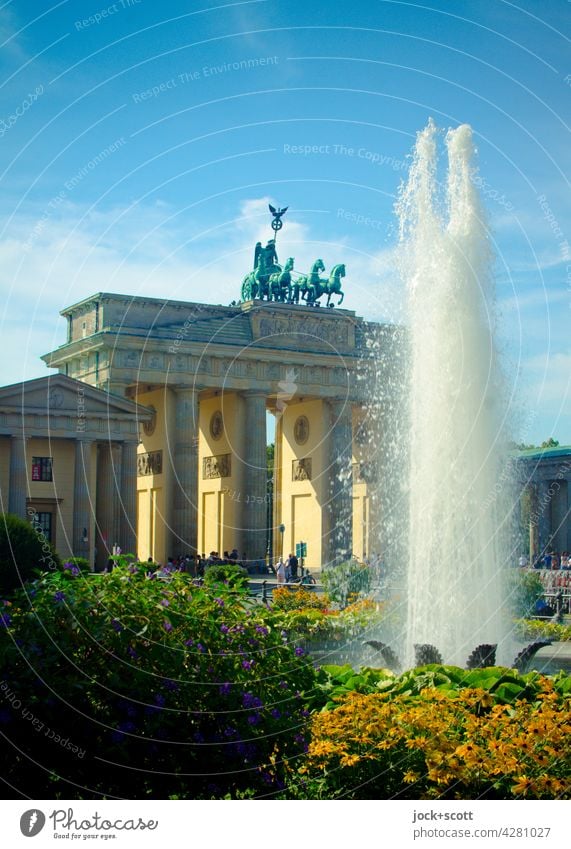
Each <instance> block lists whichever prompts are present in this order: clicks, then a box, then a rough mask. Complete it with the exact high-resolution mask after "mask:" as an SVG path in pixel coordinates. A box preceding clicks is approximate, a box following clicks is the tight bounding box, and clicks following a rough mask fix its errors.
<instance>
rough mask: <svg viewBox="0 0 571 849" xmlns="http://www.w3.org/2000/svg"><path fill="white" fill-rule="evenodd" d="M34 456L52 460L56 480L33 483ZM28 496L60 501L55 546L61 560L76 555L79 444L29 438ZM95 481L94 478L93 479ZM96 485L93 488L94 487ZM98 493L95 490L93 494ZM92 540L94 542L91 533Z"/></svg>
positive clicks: (33, 498) (70, 441) (57, 510)
mask: <svg viewBox="0 0 571 849" xmlns="http://www.w3.org/2000/svg"><path fill="white" fill-rule="evenodd" d="M32 457H51V458H52V473H53V480H52V481H33V480H32ZM26 466H27V475H28V487H29V488H28V497H29V498H31V499H32V501H41V500H42V499H43V498H47V499H50V498H57V499H60V503H59V504H58V505H57V509H56V508H55V506H54V508H53V512H54V513H55V514H56V515H55V516H54V518H53V519H52V522H53V521H54V519H55V545H56V549H57V552H58V554H60V555H61V557H64V558H65V557H69V556H71V555H72V554H73V551H72V546H73V489H74V486H73V484H74V469H75V441H74V440H72V439H70V440H66V439H52V440H48V439H29V440H28V442H27V443H26ZM93 481H94V478H93ZM93 485H94V484H93V482H92V486H93ZM94 491H95V490H94V489H92V492H94ZM90 539H93V534H91V536H90Z"/></svg>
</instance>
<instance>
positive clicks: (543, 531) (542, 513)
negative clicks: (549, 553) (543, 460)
mask: <svg viewBox="0 0 571 849" xmlns="http://www.w3.org/2000/svg"><path fill="white" fill-rule="evenodd" d="M537 526H538V538H539V554H540V555H541V554H545V551H546V549H547V548H548V546H549V542H550V536H551V495H550V494H549V481H545V480H540V481H538V483H537Z"/></svg>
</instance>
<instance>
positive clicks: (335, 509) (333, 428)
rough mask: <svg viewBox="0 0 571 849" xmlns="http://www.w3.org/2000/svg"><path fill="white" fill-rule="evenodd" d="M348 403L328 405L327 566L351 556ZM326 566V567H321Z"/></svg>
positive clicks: (351, 499) (351, 435)
mask: <svg viewBox="0 0 571 849" xmlns="http://www.w3.org/2000/svg"><path fill="white" fill-rule="evenodd" d="M351 412H352V411H351V404H350V402H349V401H347V400H344V401H337V400H336V401H331V402H330V437H329V474H330V479H329V480H330V484H329V502H328V514H329V516H328V522H327V525H328V528H327V532H328V540H327V542H328V544H326V545H325V552H326V562H327V563H329V565H335V564H338V563H342V562H343V561H345V560H349V559H350V558H351V555H352V554H353V466H352V455H353V422H352V415H351ZM324 565H325V564H324Z"/></svg>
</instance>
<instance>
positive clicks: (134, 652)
mask: <svg viewBox="0 0 571 849" xmlns="http://www.w3.org/2000/svg"><path fill="white" fill-rule="evenodd" d="M127 653H128V654H129V655H130V656H131V657H134V658H137V657H139V655H138V654H137V652H136V651H135V649H134V648H133V646H129V648H128V649H127Z"/></svg>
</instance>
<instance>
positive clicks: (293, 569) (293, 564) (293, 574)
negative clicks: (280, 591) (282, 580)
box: [289, 554, 299, 581]
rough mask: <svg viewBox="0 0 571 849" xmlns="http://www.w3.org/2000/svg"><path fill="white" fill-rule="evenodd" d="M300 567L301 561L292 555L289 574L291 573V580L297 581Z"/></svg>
mask: <svg viewBox="0 0 571 849" xmlns="http://www.w3.org/2000/svg"><path fill="white" fill-rule="evenodd" d="M298 566H299V561H298V559H297V557H296V556H295V554H290V556H289V572H290V580H291V581H297V569H298Z"/></svg>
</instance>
